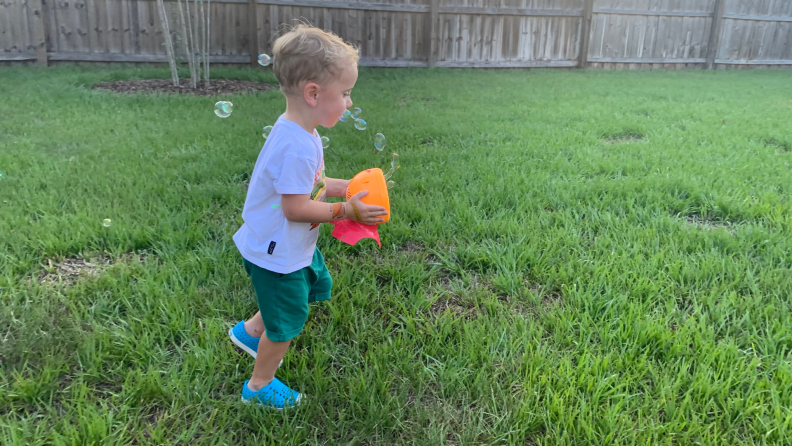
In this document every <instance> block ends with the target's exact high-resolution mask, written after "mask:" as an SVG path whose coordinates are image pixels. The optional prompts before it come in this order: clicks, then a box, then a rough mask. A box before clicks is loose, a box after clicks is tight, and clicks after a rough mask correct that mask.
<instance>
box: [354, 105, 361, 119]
mask: <svg viewBox="0 0 792 446" xmlns="http://www.w3.org/2000/svg"><path fill="white" fill-rule="evenodd" d="M361 113H363V110H361V109H360V108H358V107H355V109H354V110H352V117H353V118H355V119H357V118H359V117H360V114H361Z"/></svg>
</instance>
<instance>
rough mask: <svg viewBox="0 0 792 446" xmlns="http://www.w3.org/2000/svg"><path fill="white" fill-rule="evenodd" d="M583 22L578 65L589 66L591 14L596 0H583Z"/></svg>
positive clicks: (580, 66)
mask: <svg viewBox="0 0 792 446" xmlns="http://www.w3.org/2000/svg"><path fill="white" fill-rule="evenodd" d="M583 2H584V3H583V22H582V23H581V24H580V50H579V51H578V67H579V68H586V67H588V50H589V41H590V40H591V14H592V11H593V10H594V0H583Z"/></svg>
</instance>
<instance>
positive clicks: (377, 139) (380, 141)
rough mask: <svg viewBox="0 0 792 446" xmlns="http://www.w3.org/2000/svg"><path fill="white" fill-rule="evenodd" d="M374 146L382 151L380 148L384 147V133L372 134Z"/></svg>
mask: <svg viewBox="0 0 792 446" xmlns="http://www.w3.org/2000/svg"><path fill="white" fill-rule="evenodd" d="M374 147H376V149H377V150H379V151H380V152H382V149H384V148H385V135H383V134H382V133H377V134H376V135H374Z"/></svg>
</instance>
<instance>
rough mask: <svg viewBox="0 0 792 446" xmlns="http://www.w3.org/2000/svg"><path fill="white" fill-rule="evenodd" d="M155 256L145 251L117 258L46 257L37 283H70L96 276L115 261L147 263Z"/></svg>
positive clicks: (108, 256) (103, 256)
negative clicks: (59, 259)
mask: <svg viewBox="0 0 792 446" xmlns="http://www.w3.org/2000/svg"><path fill="white" fill-rule="evenodd" d="M151 261H156V257H154V256H153V255H151V254H147V253H139V254H138V253H126V254H123V255H121V256H120V257H118V258H113V256H111V255H110V254H107V253H102V254H98V255H94V256H91V257H87V256H84V255H81V256H78V257H69V258H66V259H63V260H61V261H58V260H52V259H47V261H46V262H44V265H45V266H44V268H42V270H41V275H40V276H39V283H42V284H53V283H60V284H64V285H72V284H74V283H75V282H76V281H77V280H79V279H84V278H91V277H96V276H98V275H99V274H101V273H102V272H103V271H104V270H106V269H107V268H109V267H111V266H113V265H114V264H116V263H148V262H151Z"/></svg>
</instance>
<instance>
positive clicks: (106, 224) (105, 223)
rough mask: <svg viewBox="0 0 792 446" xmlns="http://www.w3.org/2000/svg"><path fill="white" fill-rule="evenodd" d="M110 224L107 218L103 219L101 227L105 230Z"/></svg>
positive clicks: (110, 221)
mask: <svg viewBox="0 0 792 446" xmlns="http://www.w3.org/2000/svg"><path fill="white" fill-rule="evenodd" d="M112 223H113V221H112V220H110V219H109V218H105V219H104V220H102V226H104V227H105V228H109V227H110V225H111V224H112Z"/></svg>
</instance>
